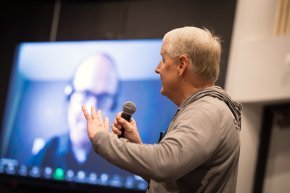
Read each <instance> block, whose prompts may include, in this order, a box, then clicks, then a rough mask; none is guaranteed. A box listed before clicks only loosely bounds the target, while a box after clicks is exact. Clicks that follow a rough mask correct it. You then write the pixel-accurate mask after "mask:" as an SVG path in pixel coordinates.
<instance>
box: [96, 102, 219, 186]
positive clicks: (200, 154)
mask: <svg viewBox="0 0 290 193" xmlns="http://www.w3.org/2000/svg"><path fill="white" fill-rule="evenodd" d="M208 108H209V106H207V105H203V106H201V107H200V108H188V109H187V110H186V111H187V112H183V113H182V115H180V116H178V118H177V119H176V120H175V121H174V122H176V124H174V125H175V126H174V128H172V129H170V131H169V132H168V133H167V134H166V135H165V137H164V138H163V139H162V141H161V142H160V143H159V144H135V143H130V142H128V141H127V140H126V139H118V138H117V137H116V136H115V135H113V134H110V133H107V132H103V131H98V132H97V134H96V135H95V137H94V139H93V147H94V149H95V151H96V152H97V153H98V154H100V155H101V156H102V157H104V158H105V159H107V160H108V161H110V162H111V163H113V164H115V165H117V166H119V167H121V168H123V169H125V170H128V171H130V172H132V173H135V174H137V175H140V176H142V177H144V178H149V179H153V180H155V181H171V180H175V179H178V178H180V177H181V176H183V175H185V174H186V173H188V172H190V171H191V170H193V169H194V168H196V167H198V166H199V165H200V164H202V163H203V162H205V161H206V160H208V159H209V158H210V157H211V156H212V155H213V154H214V152H215V150H216V149H217V146H218V144H219V143H220V137H219V136H220V134H219V129H218V128H219V123H220V122H222V120H220V118H219V116H217V114H216V113H217V112H215V110H214V111H212V110H210V111H209V110H208ZM211 108H213V107H211Z"/></svg>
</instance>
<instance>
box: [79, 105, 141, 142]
mask: <svg viewBox="0 0 290 193" xmlns="http://www.w3.org/2000/svg"><path fill="white" fill-rule="evenodd" d="M82 110H83V113H84V116H85V118H86V120H87V132H88V136H89V139H90V140H91V141H92V140H93V138H94V136H95V135H96V134H97V132H98V131H103V132H109V118H108V117H105V118H104V117H103V116H102V112H101V111H100V110H98V111H97V110H96V109H95V107H93V106H92V107H91V114H90V113H89V112H88V111H87V109H86V107H85V106H82ZM135 111H136V106H135V104H134V103H133V102H130V101H128V102H126V103H124V105H123V112H120V113H118V114H117V116H116V117H115V120H114V121H113V124H112V131H113V132H114V133H115V134H116V135H117V136H118V137H119V138H123V137H124V138H126V139H127V140H128V141H129V142H132V143H140V144H141V143H142V141H141V137H140V135H139V132H138V129H137V124H136V122H135V120H134V119H133V118H132V117H131V116H132V114H133V113H134V112H135Z"/></svg>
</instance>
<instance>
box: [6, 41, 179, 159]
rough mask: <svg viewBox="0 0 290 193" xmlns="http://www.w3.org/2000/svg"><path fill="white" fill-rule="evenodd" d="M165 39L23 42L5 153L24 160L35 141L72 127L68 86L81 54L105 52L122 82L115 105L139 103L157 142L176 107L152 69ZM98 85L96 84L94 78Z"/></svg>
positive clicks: (139, 115) (146, 135)
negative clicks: (161, 89)
mask: <svg viewBox="0 0 290 193" xmlns="http://www.w3.org/2000/svg"><path fill="white" fill-rule="evenodd" d="M161 43H162V42H161V40H139V41H133V40H122V41H94V42H92V41H90V42H58V43H45V42H43V43H23V44H20V46H19V48H18V54H17V55H16V58H15V65H14V74H13V76H12V77H13V78H12V80H11V83H10V95H9V96H10V97H9V101H8V103H7V107H6V114H5V120H4V121H3V122H4V125H3V128H2V131H3V134H2V140H1V141H2V147H1V148H2V149H1V150H2V151H1V152H2V154H1V155H2V157H6V158H7V157H8V158H12V159H16V160H18V161H19V162H20V163H23V162H24V163H26V162H27V161H28V160H29V159H30V158H31V156H32V146H33V141H34V140H35V139H36V138H42V139H44V140H45V141H47V140H48V139H50V138H51V137H53V136H56V135H61V134H64V133H66V132H67V131H68V126H67V117H66V116H67V115H66V114H67V113H66V111H67V104H66V98H65V94H64V89H65V87H66V86H67V85H68V83H69V81H70V80H71V78H72V77H73V74H74V71H75V69H76V67H77V66H78V65H79V64H80V62H81V61H82V59H84V58H86V57H87V56H89V55H92V54H94V53H106V54H108V55H109V56H111V57H112V59H113V60H114V62H115V64H116V66H117V69H118V72H119V78H120V81H121V87H120V91H119V97H118V99H117V100H118V101H117V107H116V109H115V110H114V111H112V112H111V114H110V115H109V117H110V121H112V119H113V118H114V116H115V115H116V113H117V112H119V111H122V105H123V103H124V102H125V101H128V100H131V101H133V102H135V103H136V106H137V111H136V113H135V114H134V115H133V117H134V119H135V120H136V121H137V126H138V130H139V132H140V134H141V138H142V140H143V142H144V143H157V141H158V138H159V132H160V131H164V130H166V129H167V127H168V125H169V123H170V121H171V119H172V116H173V115H174V113H175V111H176V106H175V105H174V104H172V103H171V102H170V101H169V100H168V99H167V98H166V97H164V96H162V95H161V94H160V88H161V82H160V79H159V75H157V74H155V72H154V70H155V67H156V65H157V64H158V63H159V61H160V59H161V56H160V48H161ZM96 84H97V83H96Z"/></svg>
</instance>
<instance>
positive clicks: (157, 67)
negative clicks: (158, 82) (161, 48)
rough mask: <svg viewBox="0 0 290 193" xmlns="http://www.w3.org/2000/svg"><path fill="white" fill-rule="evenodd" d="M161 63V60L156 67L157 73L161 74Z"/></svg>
mask: <svg viewBox="0 0 290 193" xmlns="http://www.w3.org/2000/svg"><path fill="white" fill-rule="evenodd" d="M160 63H161V62H159V63H158V64H157V66H156V68H155V73H157V74H159V70H160V69H159V68H160Z"/></svg>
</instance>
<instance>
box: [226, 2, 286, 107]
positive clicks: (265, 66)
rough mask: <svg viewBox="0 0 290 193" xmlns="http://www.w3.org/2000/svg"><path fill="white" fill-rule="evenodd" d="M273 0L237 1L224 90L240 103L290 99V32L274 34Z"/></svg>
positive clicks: (274, 4)
mask: <svg viewBox="0 0 290 193" xmlns="http://www.w3.org/2000/svg"><path fill="white" fill-rule="evenodd" d="M275 10H276V0H238V6H237V12H236V18H235V25H234V32H233V39H232V45H231V50H230V58H229V66H228V74H227V79H226V89H227V91H228V92H229V93H231V95H232V96H233V97H234V98H236V99H238V100H239V101H241V102H267V103H269V102H276V101H285V100H289V98H290V35H287V36H285V35H284V36H274V35H273V33H272V32H273V27H274V23H275Z"/></svg>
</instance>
